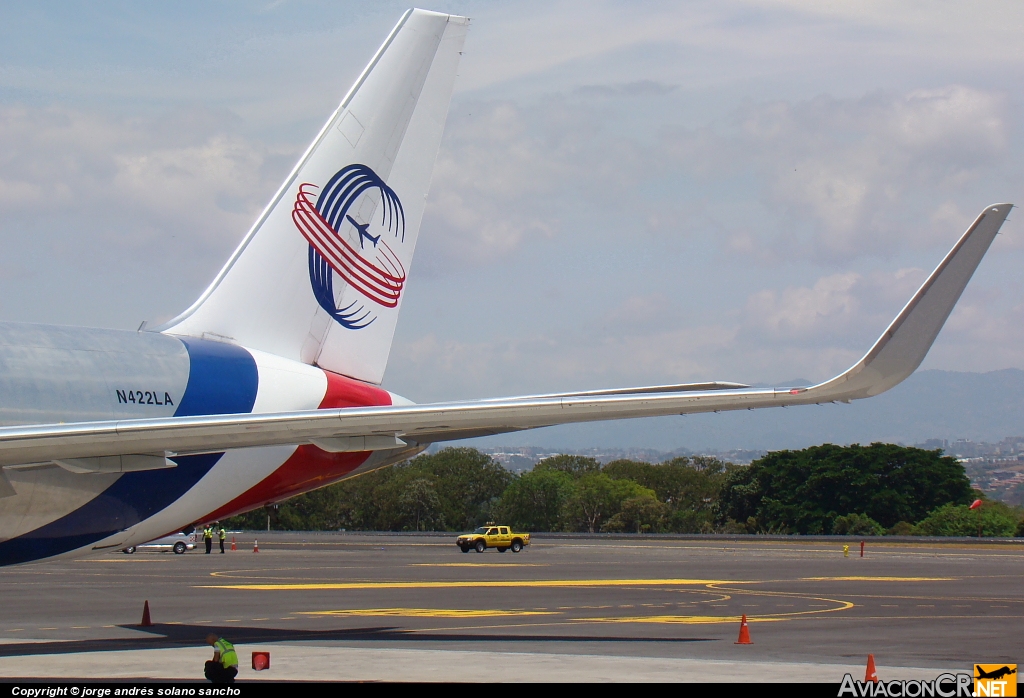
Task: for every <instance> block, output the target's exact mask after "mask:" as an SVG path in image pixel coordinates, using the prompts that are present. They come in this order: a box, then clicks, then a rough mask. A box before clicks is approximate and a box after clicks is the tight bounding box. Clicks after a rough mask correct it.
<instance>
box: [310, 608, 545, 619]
mask: <svg viewBox="0 0 1024 698" xmlns="http://www.w3.org/2000/svg"><path fill="white" fill-rule="evenodd" d="M295 615H300V616H393V617H399V618H491V617H496V616H551V615H558V614H557V613H555V612H554V611H498V610H476V609H460V608H355V609H344V610H338V611H298V612H296V614H295Z"/></svg>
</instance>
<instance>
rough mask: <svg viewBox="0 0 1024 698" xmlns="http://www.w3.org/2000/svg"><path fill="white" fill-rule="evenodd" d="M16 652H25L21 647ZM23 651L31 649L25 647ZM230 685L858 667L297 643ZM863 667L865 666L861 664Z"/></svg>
mask: <svg viewBox="0 0 1024 698" xmlns="http://www.w3.org/2000/svg"><path fill="white" fill-rule="evenodd" d="M20 642H26V640H21V641H20ZM28 642H31V641H30V640H29V641H28ZM236 650H237V651H238V658H239V672H238V680H240V681H260V680H269V681H489V682H493V681H519V682H532V681H572V682H587V681H593V682H596V681H601V682H609V681H610V682H616V681H632V682H635V681H658V682H667V681H683V682H686V681H694V682H698V681H699V682H712V683H754V682H758V683H763V682H792V681H796V682H826V683H839V682H840V681H842V678H843V674H846V673H849V674H851V675H852V676H853V678H854V679H863V678H864V667H865V665H864V664H856V665H842V664H803V663H796V662H735V661H714V660H702V659H674V658H663V657H619V656H607V655H595V654H587V655H579V654H542V653H533V652H523V653H520V652H472V651H460V650H409V649H378V648H352V647H324V646H316V645H305V644H298V643H289V644H280V645H274V644H265V645H264V644H261V645H259V646H255V645H254V646H251V647H246V646H241V645H239V646H236ZM254 650H260V651H269V652H270V659H271V668H270V669H269V670H267V671H259V672H257V671H254V670H253V669H252V668H251V666H250V665H251V662H250V658H251V652H252V651H254ZM211 656H212V652H211V650H210V649H209V648H208V647H195V648H191V647H189V648H172V649H153V650H128V651H115V652H77V653H68V654H49V655H29V656H20V657H2V658H0V677H4V678H7V680H10V679H12V678H36V679H38V678H50V679H58V680H60V679H95V680H102V679H121V680H124V679H143V680H144V679H176V680H198V681H202V680H204V679H203V663H204V662H205V661H206V660H208V659H210V657H211ZM865 661H866V658H865ZM877 669H878V677H879V679H881V680H882V681H889V680H893V679H934V678H935V677H936V676H938V675H939V674H941V673H943V672H944V671H951V672H953V671H962V672H964V671H967V668H960V669H959V670H953V669H934V668H932V669H929V668H919V667H887V666H884V665H881V664H879V665H878V667H877Z"/></svg>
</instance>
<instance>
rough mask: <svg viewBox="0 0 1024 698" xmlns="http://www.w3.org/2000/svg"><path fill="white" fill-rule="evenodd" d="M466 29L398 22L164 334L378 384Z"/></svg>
mask: <svg viewBox="0 0 1024 698" xmlns="http://www.w3.org/2000/svg"><path fill="white" fill-rule="evenodd" d="M468 24H469V20H468V19H466V18H465V17H458V16H455V15H446V14H438V13H435V12H427V11H423V10H409V11H408V12H406V14H405V15H404V16H403V17H402V19H401V20H400V21H399V23H398V25H397V26H396V27H395V29H394V30H393V31H392V32H391V35H390V36H388V38H387V40H386V41H385V42H384V44H383V45H382V46H381V48H380V49H379V50H378V52H377V54H376V55H375V56H374V57H373V60H371V61H370V64H369V65H368V66H367V67H366V69H365V70H364V71H363V73H362V75H360V77H359V79H358V80H357V81H356V84H355V85H354V86H353V87H352V89H351V90H350V91H349V93H348V94H347V95H346V96H345V99H344V100H342V102H341V105H340V106H339V107H338V109H337V110H336V111H335V112H334V114H332V115H331V118H330V119H329V120H328V121H327V124H326V125H325V126H324V128H323V130H321V132H320V134H319V135H318V136H317V137H316V139H315V140H314V141H313V143H312V144H311V145H310V146H309V149H308V150H307V151H306V152H305V154H304V155H303V156H302V158H301V159H300V160H299V162H298V164H297V165H296V166H295V169H294V170H292V172H291V174H290V175H289V176H288V178H287V179H286V180H285V182H284V184H283V185H282V186H281V188H280V189H279V190H278V191H277V193H276V194H275V196H274V198H273V199H272V200H271V202H270V204H269V205H268V206H267V207H266V209H265V210H264V211H263V213H262V214H261V215H260V217H259V218H258V219H257V220H256V223H255V224H254V225H253V226H252V228H251V229H250V230H249V232H248V234H247V235H246V236H245V238H244V239H243V240H242V242H241V244H240V245H239V246H238V248H237V249H236V250H235V252H234V254H232V256H231V258H230V259H229V260H228V262H227V264H226V265H225V266H224V268H223V269H222V270H221V271H220V273H219V274H218V275H217V277H216V278H215V279H214V281H213V283H211V284H210V286H209V288H207V289H206V291H205V292H204V293H203V294H202V296H200V298H199V300H197V301H196V302H195V303H194V304H193V305H192V307H190V308H189V309H188V310H186V311H185V312H184V313H182V314H181V315H180V316H179V317H177V318H175V319H174V320H172V321H170V322H169V323H167V324H166V325H165V326H164V327H162V328H161V331H163V332H167V333H169V334H175V335H185V336H194V337H206V338H213V339H221V340H224V341H232V342H235V343H237V344H240V345H242V346H245V347H249V348H252V349H258V350H261V351H265V352H268V353H272V354H276V355H278V356H283V357H285V358H290V359H294V360H298V361H302V362H304V363H307V364H315V365H318V366H321V367H323V368H325V369H328V370H331V371H334V372H337V373H342V374H345V375H348V376H351V377H353V378H357V379H359V380H363V381H368V382H371V383H380V382H381V380H382V379H383V377H384V369H385V367H386V365H387V359H388V354H389V353H390V351H391V340H392V338H393V337H394V332H395V326H396V323H397V321H398V312H399V309H400V308H401V303H402V297H403V295H404V293H403V292H404V290H405V282H406V278H407V276H408V274H409V268H410V265H411V263H412V256H413V251H414V250H415V247H416V238H417V234H418V232H419V227H420V219H421V218H422V216H423V209H424V206H425V203H426V195H427V190H428V188H429V185H430V177H431V173H432V171H433V168H434V160H435V158H436V156H437V150H438V147H439V145H440V141H441V133H442V131H443V129H444V122H445V118H446V116H447V113H448V104H449V102H450V100H451V94H452V89H453V86H454V82H455V72H456V69H457V67H458V62H459V56H460V55H461V51H462V45H463V42H464V41H465V37H466V31H467V29H468Z"/></svg>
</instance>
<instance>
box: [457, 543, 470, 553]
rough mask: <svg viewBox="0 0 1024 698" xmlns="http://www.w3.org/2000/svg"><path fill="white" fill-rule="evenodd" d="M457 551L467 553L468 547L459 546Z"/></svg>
mask: <svg viewBox="0 0 1024 698" xmlns="http://www.w3.org/2000/svg"><path fill="white" fill-rule="evenodd" d="M459 550H461V551H462V552H464V553H468V552H469V546H468V545H460V546H459Z"/></svg>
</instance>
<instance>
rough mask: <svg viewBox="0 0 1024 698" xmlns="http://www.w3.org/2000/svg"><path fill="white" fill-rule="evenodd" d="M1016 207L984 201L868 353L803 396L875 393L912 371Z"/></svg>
mask: <svg viewBox="0 0 1024 698" xmlns="http://www.w3.org/2000/svg"><path fill="white" fill-rule="evenodd" d="M1012 208H1013V204H993V205H992V206H988V207H986V208H985V210H984V211H982V212H981V215H979V216H978V218H977V220H975V221H974V224H973V225H971V227H970V228H968V229H967V232H966V233H964V234H963V236H962V237H961V238H960V240H959V241H957V243H956V245H954V246H953V249H952V250H950V251H949V254H947V255H946V257H945V259H943V260H942V262H941V263H940V264H939V266H938V267H936V268H935V271H933V272H932V273H931V275H930V276H929V277H928V279H927V280H926V281H925V282H924V284H922V285H921V288H919V289H918V291H917V293H915V294H914V297H913V298H911V299H910V302H909V303H907V304H906V306H904V308H903V310H902V311H901V312H900V314H899V315H897V316H896V319H895V320H893V321H892V324H890V325H889V327H888V329H886V330H885V332H883V333H882V336H881V337H879V339H878V341H877V342H875V345H874V346H873V347H871V350H870V351H869V352H868V353H867V354H865V355H864V358H863V359H861V360H860V361H858V362H857V363H856V364H855V365H854V366H853V367H852V368H850V369H849V370H848V371H846V372H845V373H843V374H841V375H839V376H836V377H835V378H833V379H832V380H829V381H826V382H824V383H821V384H819V385H816V386H814V387H813V388H810V389H809V390H807V392H806V394H805V397H812V394H813V397H815V398H819V399H820V400H821V401H824V400H854V399H858V398H865V397H871V396H872V395H878V394H879V393H882V392H885V391H886V390H888V389H889V388H891V387H893V386H894V385H896V384H897V383H899V382H901V381H902V380H903V379H904V378H906V377H907V376H909V375H910V374H911V373H913V372H914V371H915V370H916V369H917V367H918V366H920V365H921V362H922V361H923V360H924V357H925V355H927V354H928V350H929V349H931V346H932V343H933V342H934V341H935V337H937V336H938V334H939V330H941V329H942V326H943V325H944V324H945V322H946V318H948V317H949V314H950V313H951V312H952V311H953V306H955V305H956V303H957V301H958V300H959V299H960V294H961V293H963V291H964V288H965V287H966V286H967V282H968V281H970V280H971V277H972V276H973V275H974V271H975V270H976V269H977V268H978V264H980V263H981V259H982V257H984V256H985V253H986V252H987V251H988V248H989V246H990V245H991V244H992V241H993V240H994V239H995V237H996V233H998V232H999V228H1000V227H1002V225H1003V222H1004V221H1005V220H1006V217H1007V216H1008V215H1009V213H1010V210H1011V209H1012Z"/></svg>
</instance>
